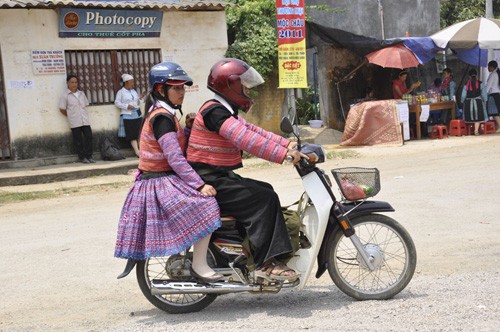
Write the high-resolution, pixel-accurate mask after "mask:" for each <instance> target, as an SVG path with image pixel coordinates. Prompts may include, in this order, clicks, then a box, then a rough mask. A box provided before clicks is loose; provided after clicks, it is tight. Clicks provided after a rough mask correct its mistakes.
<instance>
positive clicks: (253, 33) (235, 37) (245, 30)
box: [226, 0, 278, 78]
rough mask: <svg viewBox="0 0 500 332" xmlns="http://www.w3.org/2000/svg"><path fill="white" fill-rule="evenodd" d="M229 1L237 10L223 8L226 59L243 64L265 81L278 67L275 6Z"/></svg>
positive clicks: (265, 2)
mask: <svg viewBox="0 0 500 332" xmlns="http://www.w3.org/2000/svg"><path fill="white" fill-rule="evenodd" d="M230 1H231V2H233V3H235V4H237V5H238V6H235V7H228V8H226V19H227V32H228V43H229V48H228V50H227V52H226V56H227V57H232V58H238V59H241V60H243V61H245V62H247V63H248V64H249V65H251V66H252V67H254V68H255V69H256V70H257V71H258V72H259V73H260V74H261V75H262V77H264V78H266V77H268V75H269V74H270V73H271V72H272V71H273V70H274V68H276V67H277V63H278V42H277V34H276V30H275V28H274V26H275V23H276V6H275V3H276V2H275V1H270V0H230Z"/></svg>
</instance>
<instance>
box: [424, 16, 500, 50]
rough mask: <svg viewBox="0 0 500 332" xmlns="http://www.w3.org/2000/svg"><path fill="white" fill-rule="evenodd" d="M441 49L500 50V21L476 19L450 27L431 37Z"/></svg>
mask: <svg viewBox="0 0 500 332" xmlns="http://www.w3.org/2000/svg"><path fill="white" fill-rule="evenodd" d="M430 37H431V38H432V40H433V41H434V43H435V44H436V45H437V46H438V47H440V48H453V49H471V48H475V47H476V46H479V48H481V49H499V48H500V20H497V19H493V18H484V17H480V18H475V19H472V20H467V21H463V22H460V23H456V24H454V25H452V26H449V27H447V28H445V29H443V30H441V31H438V32H436V33H435V34H433V35H432V36H430Z"/></svg>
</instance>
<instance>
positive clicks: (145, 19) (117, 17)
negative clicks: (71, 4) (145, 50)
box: [59, 8, 163, 38]
mask: <svg viewBox="0 0 500 332" xmlns="http://www.w3.org/2000/svg"><path fill="white" fill-rule="evenodd" d="M162 17H163V12H162V11H153V10H110V9H87V8H61V9H60V12H59V37H80V38H138V37H139V38H140V37H159V36H160V30H161V21H162Z"/></svg>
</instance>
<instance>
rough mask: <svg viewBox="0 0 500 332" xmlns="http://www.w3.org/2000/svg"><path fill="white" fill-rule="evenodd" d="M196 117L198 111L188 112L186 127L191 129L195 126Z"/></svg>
mask: <svg viewBox="0 0 500 332" xmlns="http://www.w3.org/2000/svg"><path fill="white" fill-rule="evenodd" d="M195 117H196V113H188V114H186V128H189V129H191V128H192V127H193V122H194V118H195Z"/></svg>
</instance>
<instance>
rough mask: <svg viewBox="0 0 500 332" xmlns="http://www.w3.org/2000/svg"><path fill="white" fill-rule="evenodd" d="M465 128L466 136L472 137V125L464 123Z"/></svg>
mask: <svg viewBox="0 0 500 332" xmlns="http://www.w3.org/2000/svg"><path fill="white" fill-rule="evenodd" d="M465 128H466V129H467V135H474V124H473V123H466V124H465Z"/></svg>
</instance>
